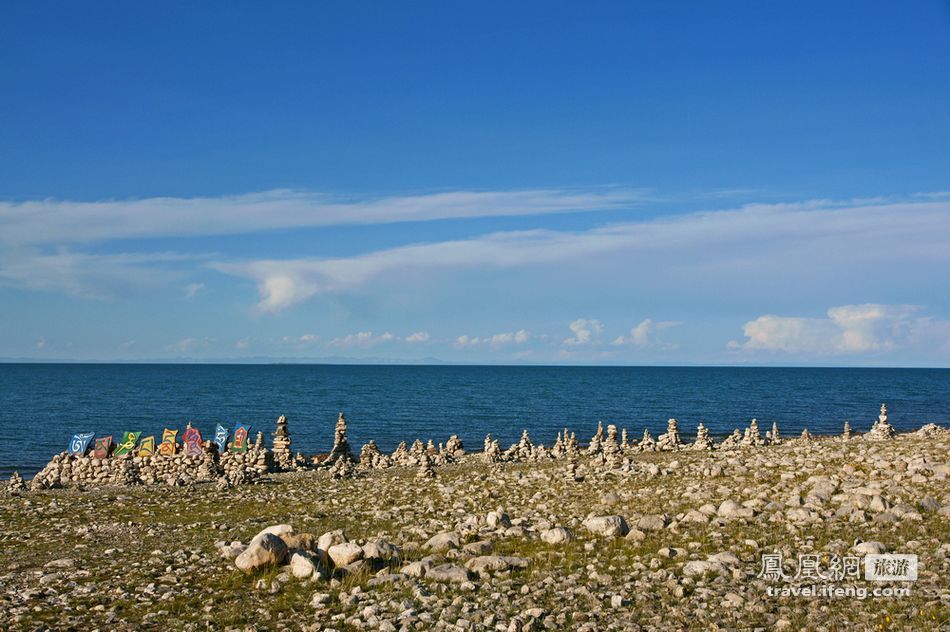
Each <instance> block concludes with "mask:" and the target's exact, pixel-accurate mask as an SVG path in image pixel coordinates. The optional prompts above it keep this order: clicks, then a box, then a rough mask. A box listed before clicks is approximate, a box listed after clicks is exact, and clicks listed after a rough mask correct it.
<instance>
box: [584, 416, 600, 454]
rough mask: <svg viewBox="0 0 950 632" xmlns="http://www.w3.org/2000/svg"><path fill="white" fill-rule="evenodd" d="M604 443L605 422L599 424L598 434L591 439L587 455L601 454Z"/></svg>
mask: <svg viewBox="0 0 950 632" xmlns="http://www.w3.org/2000/svg"><path fill="white" fill-rule="evenodd" d="M603 442H604V422H603V421H598V422H597V432H595V433H594V436H593V437H591V438H590V444H589V445H588V446H587V454H600V451H601V450H602V449H603Z"/></svg>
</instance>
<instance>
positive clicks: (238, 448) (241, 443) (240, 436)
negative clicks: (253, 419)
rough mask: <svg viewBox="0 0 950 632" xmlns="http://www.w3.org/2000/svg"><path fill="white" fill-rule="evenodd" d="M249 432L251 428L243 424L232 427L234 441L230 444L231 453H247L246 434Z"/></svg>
mask: <svg viewBox="0 0 950 632" xmlns="http://www.w3.org/2000/svg"><path fill="white" fill-rule="evenodd" d="M250 431H251V427H250V426H245V425H244V424H237V425H236V426H234V441H232V442H231V452H234V453H235V454H240V453H242V452H247V433H249V432H250Z"/></svg>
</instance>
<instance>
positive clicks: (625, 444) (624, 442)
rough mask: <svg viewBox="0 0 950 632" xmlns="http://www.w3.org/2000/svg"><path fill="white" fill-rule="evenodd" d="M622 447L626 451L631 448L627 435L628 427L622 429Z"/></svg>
mask: <svg viewBox="0 0 950 632" xmlns="http://www.w3.org/2000/svg"><path fill="white" fill-rule="evenodd" d="M620 449H621V450H623V451H624V452H626V451H627V450H629V449H630V439H629V437H627V429H626V428H624V429H623V430H621V431H620Z"/></svg>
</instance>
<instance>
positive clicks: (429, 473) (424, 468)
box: [416, 452, 435, 480]
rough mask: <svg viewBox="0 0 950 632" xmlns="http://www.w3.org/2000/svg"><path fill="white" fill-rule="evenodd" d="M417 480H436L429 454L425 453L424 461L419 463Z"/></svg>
mask: <svg viewBox="0 0 950 632" xmlns="http://www.w3.org/2000/svg"><path fill="white" fill-rule="evenodd" d="M416 478H417V479H419V480H426V479H431V478H435V470H434V469H433V468H432V457H431V456H430V455H429V453H428V452H425V453H423V456H422V460H421V462H420V463H419V471H417V472H416Z"/></svg>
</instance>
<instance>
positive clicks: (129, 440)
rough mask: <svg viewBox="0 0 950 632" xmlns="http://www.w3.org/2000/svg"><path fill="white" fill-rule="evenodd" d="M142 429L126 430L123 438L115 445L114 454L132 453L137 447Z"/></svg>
mask: <svg viewBox="0 0 950 632" xmlns="http://www.w3.org/2000/svg"><path fill="white" fill-rule="evenodd" d="M141 434H142V433H141V431H139V432H132V431H131V430H126V431H125V432H123V433H122V440H121V441H119V443H118V444H117V445H116V446H115V452H113V453H112V455H113V456H125V455H126V454H131V453H132V450H134V449H135V444H136V443H138V442H139V435H141Z"/></svg>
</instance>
